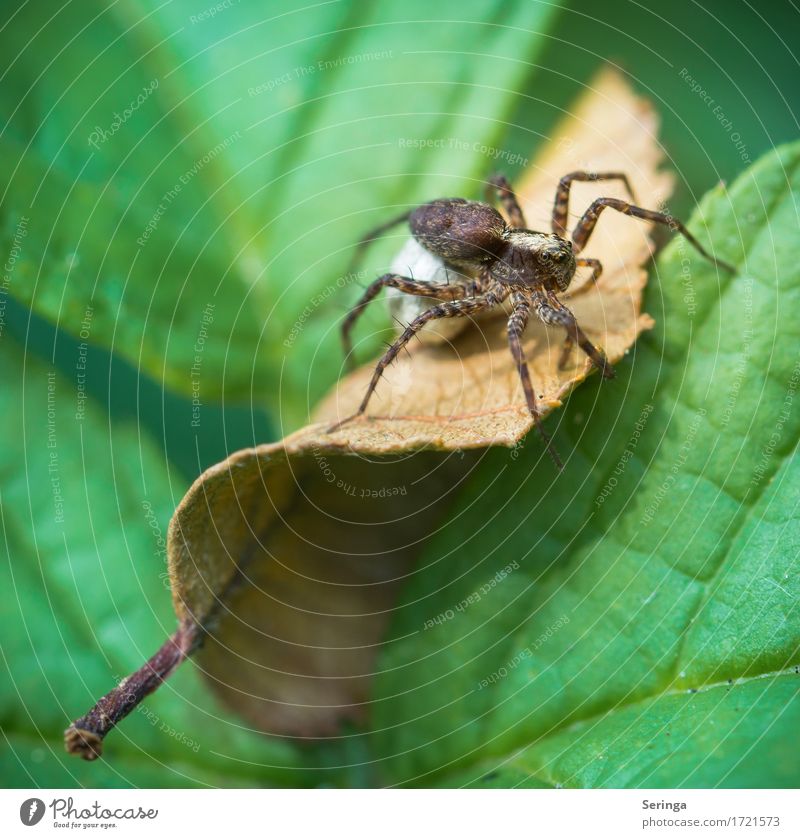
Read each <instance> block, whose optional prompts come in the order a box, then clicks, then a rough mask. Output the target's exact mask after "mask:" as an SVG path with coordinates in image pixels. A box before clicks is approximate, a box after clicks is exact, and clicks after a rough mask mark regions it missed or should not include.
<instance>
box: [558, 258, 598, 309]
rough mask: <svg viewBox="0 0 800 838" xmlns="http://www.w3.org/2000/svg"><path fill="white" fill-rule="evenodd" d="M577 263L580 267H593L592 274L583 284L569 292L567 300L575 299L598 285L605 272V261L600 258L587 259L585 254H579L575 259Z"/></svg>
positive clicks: (566, 296)
mask: <svg viewBox="0 0 800 838" xmlns="http://www.w3.org/2000/svg"><path fill="white" fill-rule="evenodd" d="M575 264H576V265H577V266H578V267H579V268H580V267H583V268H591V269H592V275H591V276H590V277H589V279H587V280H586V282H584V283H583V285H580V286H578V288H576V289H575V290H574V291H570V292H569V294H566V295H565V299H567V300H574V299H575V297H580V296H581V294H585V293H586V292H587V291H588V290H589V289H590V288H594V286H595V285H597V280H598V279H600V277H601V275H602V273H603V263H602V262H601V261H600V260H599V259H587V258H585V257H583V256H579V257H578V258H577V259H576V260H575Z"/></svg>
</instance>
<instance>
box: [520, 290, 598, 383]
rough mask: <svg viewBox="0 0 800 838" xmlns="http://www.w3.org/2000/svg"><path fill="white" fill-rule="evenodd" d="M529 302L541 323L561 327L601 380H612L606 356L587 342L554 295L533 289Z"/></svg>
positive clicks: (572, 316)
mask: <svg viewBox="0 0 800 838" xmlns="http://www.w3.org/2000/svg"><path fill="white" fill-rule="evenodd" d="M531 300H532V302H533V306H534V308H535V309H536V314H537V315H538V316H539V319H540V320H541V321H542V322H543V323H548V324H549V325H551V326H561V327H562V328H563V329H564V330H565V331H566V333H567V338H568V339H569V340H571V341H572V344H575V343H577V344H578V346H580V348H581V349H582V350H583V351H584V352H585V353H586V354H587V355H588V356H589V358H590V359H591V361H592V363H593V364H594V365H595V366H596V367H597V369H599V370H600V372H601V373H602V375H603V378H613V377H614V375H615V373H614V368H613V367H612V366H611V364H610V363H609V362H608V359H607V358H606V356H605V355H604V354H603V353H602V352H601V351H600V350H599V349H598V348H597V347H596V346H595V345H594V344H593V343H592V342H591V341H590V340H589V338H588V337H587V336H586V333H585V332H584V331H583V329H581V327H580V326H579V325H578V321H577V320H576V319H575V315H574V314H573V313H572V312H571V311H570V310H569V309H568V308H567V307H566V306H565V305H564V304H563V303H562V302H560V301H559V300H558V299H557V298H556V297H555V296H554V295H552V294H548V293H547V292H545V291H542V290H539V289H535V290H533V291H532V292H531Z"/></svg>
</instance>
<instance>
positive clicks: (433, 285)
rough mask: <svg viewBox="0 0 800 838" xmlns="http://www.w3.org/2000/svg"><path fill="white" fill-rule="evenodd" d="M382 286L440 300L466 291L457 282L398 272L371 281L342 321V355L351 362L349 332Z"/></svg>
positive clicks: (454, 296) (460, 294)
mask: <svg viewBox="0 0 800 838" xmlns="http://www.w3.org/2000/svg"><path fill="white" fill-rule="evenodd" d="M382 288H397V289H398V290H399V291H402V292H403V293H405V294H413V295H415V296H417V297H435V298H437V299H440V300H457V299H458V298H459V297H461V296H462V295H463V294H465V293H466V289H465V288H464V286H463V285H462V284H459V283H446V282H420V281H418V280H415V279H411V278H410V277H407V276H400V275H399V274H384V275H383V276H380V277H378V278H377V279H376V280H374V281H373V282H371V283H370V284H369V285H368V286H367V289H366V291H364V294H363V295H362V297H361V299H360V300H359V301H358V302H357V303H356V304H355V305H354V306H353V308H352V309H350V311H349V312H348V314H347V317H345V319H344V320H343V321H342V346H343V348H344V357H345V359H347V361H348V363H352V351H353V344H352V340H351V332H352V330H353V327H354V326H355V324H356V321H357V320H358V318H359V317H360V316H361V315H362V314H363V313H364V309H366V307H367V306H368V305H369V304H370V303H371V302H372V301H373V300H374V299H375V297H377V296H378V294H379V293H380V291H381V289H382Z"/></svg>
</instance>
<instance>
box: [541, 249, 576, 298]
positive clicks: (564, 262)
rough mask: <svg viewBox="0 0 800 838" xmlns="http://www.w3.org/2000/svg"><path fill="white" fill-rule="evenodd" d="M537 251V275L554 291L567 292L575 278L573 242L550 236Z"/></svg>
mask: <svg viewBox="0 0 800 838" xmlns="http://www.w3.org/2000/svg"><path fill="white" fill-rule="evenodd" d="M545 239H546V240H545V241H544V242H543V243H542V244H541V245H540V246H539V247H538V248H537V249H536V251H535V260H536V274H537V278H538V279H540V280H541V281H542V282H543V284H544V285H545V286H546V287H549V288H550V290H552V291H566V290H567V288H569V284H570V282H572V277H573V276H575V255H574V254H573V252H572V242H570V241H567V240H566V239H562V238H561V237H560V236H556V235H551V236H550V235H549V236H546V237H545Z"/></svg>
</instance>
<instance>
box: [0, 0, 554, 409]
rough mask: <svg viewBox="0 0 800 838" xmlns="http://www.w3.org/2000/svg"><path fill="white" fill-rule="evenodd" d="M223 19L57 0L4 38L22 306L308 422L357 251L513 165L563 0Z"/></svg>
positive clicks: (2, 65)
mask: <svg viewBox="0 0 800 838" xmlns="http://www.w3.org/2000/svg"><path fill="white" fill-rule="evenodd" d="M43 6H44V7H43ZM204 10H206V6H200V7H198V5H197V4H195V3H193V2H173V3H155V2H152V1H151V0H139V1H138V2H134V0H119V2H116V3H114V4H111V5H108V4H105V3H100V2H98V0H85V2H81V3H77V4H76V3H73V4H69V6H68V7H66V6H63V4H62V3H59V2H55V0H50V2H45V3H44V4H42V3H38V4H36V7H35V8H34V7H33V5H32V4H28V5H27V6H23V7H22V8H20V9H19V10H17V12H16V13H15V15H14V19H13V23H12V24H10V25H9V26H6V27H5V28H4V30H3V35H2V46H3V49H2V50H0V71H2V72H3V74H4V88H3V89H4V91H5V93H4V94H3V95H2V97H0V105H2V108H3V111H4V113H5V115H6V118H7V119H6V124H5V127H4V131H3V133H2V135H1V136H0V151H2V153H3V158H4V162H5V165H4V167H3V174H2V175H0V190H2V195H3V197H2V201H0V207H2V210H0V231H1V233H2V243H3V247H4V248H5V249H9V248H10V247H11V246H12V243H13V237H14V234H15V231H16V230H17V229H18V224H19V222H20V220H21V219H23V218H24V219H25V223H26V224H27V238H26V240H25V242H24V243H23V246H22V247H21V250H20V253H19V254H18V261H17V265H16V269H15V271H14V273H13V275H12V277H11V280H10V283H9V286H8V289H7V290H8V293H10V294H12V295H14V296H15V297H16V298H17V299H18V300H20V301H22V302H24V303H25V304H26V305H28V306H30V307H31V308H33V309H34V310H35V311H36V312H37V313H39V314H41V315H42V316H44V317H45V318H47V319H48V320H50V321H51V322H53V323H55V324H57V325H58V326H59V327H60V328H62V329H64V330H66V331H68V332H69V333H71V334H73V335H81V332H82V329H83V325H82V324H83V323H84V321H85V312H86V310H87V307H89V308H91V313H92V317H91V327H90V328H89V329H85V330H84V331H85V332H86V337H85V338H81V339H85V340H88V341H93V342H97V343H99V344H101V345H103V346H104V347H106V348H108V349H111V350H113V351H114V352H117V353H119V354H120V355H123V356H124V357H125V358H126V359H128V360H129V361H131V362H133V363H134V364H136V365H137V366H139V367H141V368H142V369H143V370H144V371H145V372H146V373H147V374H149V375H150V376H152V377H153V378H155V379H156V380H157V381H163V382H164V383H165V384H166V385H167V386H168V387H170V388H172V389H174V390H177V391H179V392H182V393H184V394H188V395H190V396H194V395H195V393H196V385H197V384H198V381H199V385H200V398H201V399H202V398H214V397H218V396H220V395H221V394H225V395H227V396H239V397H241V396H244V395H247V394H248V393H250V391H251V390H252V391H254V392H255V393H256V394H258V395H257V398H260V399H264V400H266V401H267V402H268V403H269V404H270V405H271V406H272V407H273V408H274V409H275V411H276V412H277V410H278V405H279V404H280V405H281V406H282V408H284V409H285V412H286V416H287V418H288V420H289V421H292V422H296V421H298V420H301V419H303V420H304V419H306V418H307V405H308V404H309V402H312V403H313V401H315V400H316V398H317V397H318V396H319V395H320V394H321V391H322V390H323V389H324V388H326V387H327V386H328V385H329V384H330V383H331V382H332V381H333V380H334V379H335V377H336V376H337V375H338V372H339V366H340V363H341V358H340V354H339V349H338V345H336V346H335V344H336V337H335V334H334V332H335V328H333V326H334V322H335V321H336V320H337V319H338V317H339V315H340V313H341V311H342V309H343V308H344V307H345V306H346V305H347V304H349V303H350V302H352V296H353V295H354V293H355V292H354V290H350V289H348V288H347V286H348V285H349V282H344V283H342V282H337V279H339V277H340V275H341V272H342V270H343V269H344V266H345V264H346V263H347V258H348V253H347V250H348V249H349V247H350V245H351V244H352V242H353V241H354V240H355V239H356V238H357V237H358V236H359V235H360V234H361V232H363V230H364V229H365V228H367V227H369V226H370V225H372V224H373V223H375V222H376V221H378V220H383V219H385V217H386V216H387V215H389V214H392V213H395V212H396V211H397V205H398V204H403V205H406V204H407V203H408V202H409V201H414V200H418V199H421V198H423V197H430V196H431V195H434V194H438V193H440V192H443V191H445V192H446V191H462V190H463V189H464V188H465V180H466V188H467V189H470V188H471V187H470V186H469V178H472V177H484V176H485V174H486V173H487V172H488V171H489V170H490V169H491V168H492V167H493V166H495V165H497V158H496V157H493V156H492V155H493V154H494V151H495V149H496V150H497V152H498V153H500V152H502V151H503V149H502V147H499V146H500V138H501V137H502V135H503V133H504V131H505V119H506V117H507V116H508V114H509V113H510V112H511V110H512V108H513V104H514V102H515V100H516V91H518V90H519V89H520V88H521V87H522V86H524V83H525V81H526V79H528V78H529V77H530V76H531V74H532V72H533V68H534V66H535V61H536V55H537V52H538V50H539V48H540V46H541V43H542V41H543V37H542V33H543V32H546V30H547V27H548V26H549V24H550V21H551V19H552V18H553V16H554V15H555V13H556V10H557V4H539V5H536V6H531V5H530V4H529V3H525V2H515V3H513V4H506V3H500V2H493V3H491V4H489V5H488V6H487V4H486V3H485V2H477V0H467V2H464V0H458V2H456V0H446V2H443V3H439V4H436V5H435V6H433V5H432V4H430V3H428V2H424V0H409V2H407V3H404V4H402V5H401V6H395V7H393V8H390V7H387V6H386V5H385V4H377V3H374V4H347V3H334V2H323V3H318V4H316V5H314V6H312V7H308V8H304V9H300V8H297V7H295V6H294V5H293V4H290V3H285V2H283V3H272V4H270V5H269V8H268V9H267V8H266V7H264V6H263V4H256V3H234V4H229V5H228V6H227V7H224V8H223V9H221V10H219V12H218V13H217V14H215V15H214V17H213V18H211V17H209V16H205V17H204V16H203V15H202V14H201V13H202V12H204ZM445 34H446V36H447V37H446V39H445V40H446V42H447V43H452V44H453V50H452V51H448V50H446V49H443V46H442V45H443V43H445V40H443V35H445ZM154 83H155V84H156V85H157V86H155V87H153V85H154ZM428 139H431V140H434V141H435V143H436V146H435V147H434V148H427V149H426V148H419V147H418V144H419V142H420V141H422V140H428ZM476 145H477V147H478V148H481V147H486V148H487V149H488V150H487V151H486V152H481V151H477V152H476V150H475V146H476ZM498 147H499V148H498ZM475 190H477V184H476V185H475ZM395 244H396V242H395ZM334 292H336V293H334ZM208 306H213V315H212V317H211V318H210V319H209V318H208V317H207V316H206V311H207V307H208ZM298 324H299V326H298ZM293 330H301V331H303V335H302V339H298V340H292V341H289V342H288V344H286V343H285V342H286V341H287V339H288V338H289V336H290V335H291V334H292V333H293ZM199 336H200V337H202V338H203V340H204V343H203V347H204V348H203V351H202V352H198V349H197V345H198V337H199ZM375 345H376V344H375V339H374V338H373V339H372V342H371V344H370V346H372V347H374V346H375ZM198 356H200V361H199V362H198V360H197V359H198ZM315 358H316V362H314V359H315ZM196 363H199V367H200V370H201V371H200V373H199V379H198V376H197V375H195V372H194V366H195V364H196ZM312 367H313V376H312V381H311V384H310V385H309V380H308V378H309V369H310V368H312ZM309 388H310V390H311V393H310V394H309Z"/></svg>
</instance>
